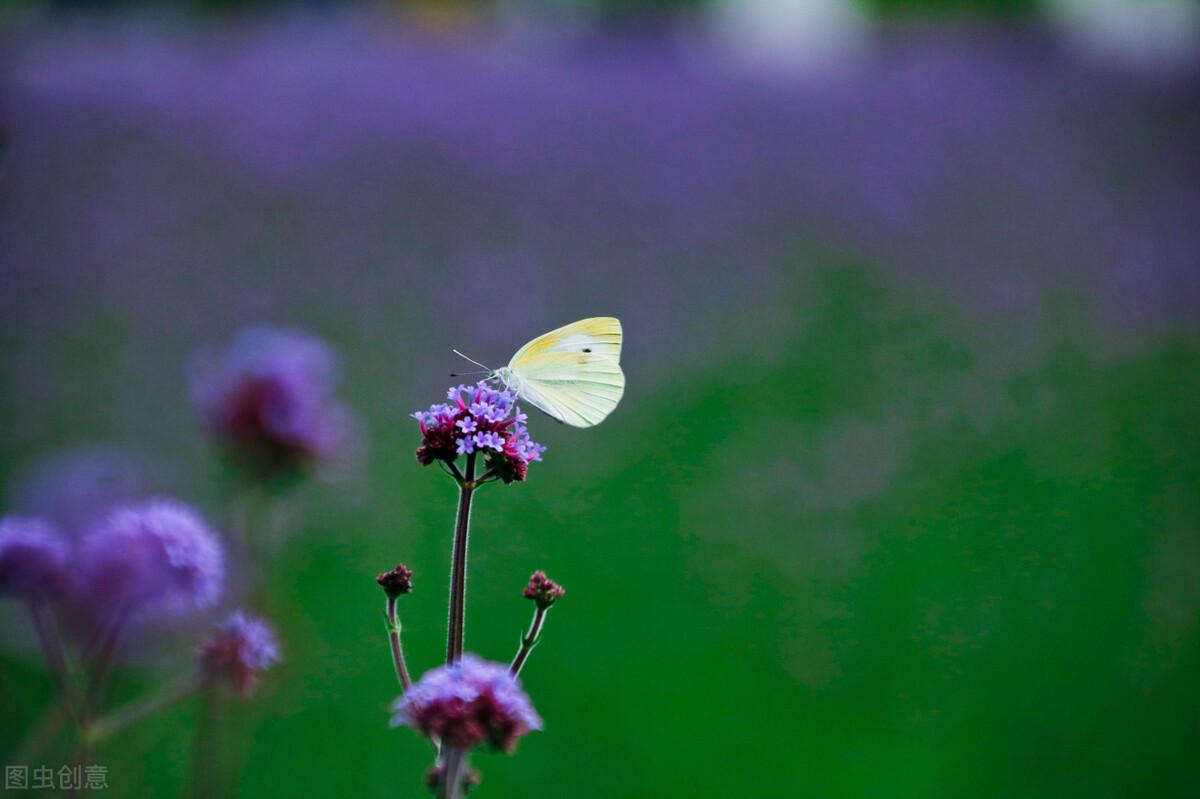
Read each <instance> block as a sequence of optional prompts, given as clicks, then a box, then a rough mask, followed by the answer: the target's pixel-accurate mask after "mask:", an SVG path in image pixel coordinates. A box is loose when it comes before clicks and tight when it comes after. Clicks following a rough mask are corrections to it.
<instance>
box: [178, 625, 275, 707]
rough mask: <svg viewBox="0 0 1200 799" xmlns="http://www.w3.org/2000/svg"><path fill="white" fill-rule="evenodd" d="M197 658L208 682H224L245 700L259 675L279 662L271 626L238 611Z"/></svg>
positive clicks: (252, 690)
mask: <svg viewBox="0 0 1200 799" xmlns="http://www.w3.org/2000/svg"><path fill="white" fill-rule="evenodd" d="M196 659H197V660H198V661H199V663H200V668H201V670H202V671H203V673H204V676H205V678H206V679H207V680H209V681H213V682H221V683H224V684H226V685H228V686H229V687H230V688H232V689H233V691H234V692H235V693H237V695H238V696H241V697H248V696H250V695H251V694H252V693H254V689H255V688H256V687H257V686H258V680H259V676H260V675H261V674H262V672H264V671H266V670H267V669H269V668H270V667H271V666H273V665H274V664H276V663H278V662H279V644H278V643H277V642H276V639H275V631H274V630H272V629H271V626H270V625H268V624H267V623H266V622H265V621H263V620H262V619H260V618H258V617H257V616H251V615H249V614H247V613H244V612H242V611H240V610H238V611H234V612H233V613H232V614H230V616H229V618H227V619H226V620H225V621H224V623H222V624H221V625H220V627H218V629H217V632H216V634H215V635H214V636H213V637H212V638H210V639H209V640H208V641H206V642H205V643H204V644H202V645H201V646H200V648H199V649H198V650H197V651H196Z"/></svg>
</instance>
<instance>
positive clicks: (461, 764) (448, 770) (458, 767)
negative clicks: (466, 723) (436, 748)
mask: <svg viewBox="0 0 1200 799" xmlns="http://www.w3.org/2000/svg"><path fill="white" fill-rule="evenodd" d="M466 765H467V753H466V751H465V750H463V749H459V748H457V747H454V746H447V747H444V748H443V749H442V770H441V774H440V779H439V780H438V790H437V797H438V799H459V797H460V796H462V783H463V774H464V773H465V768H466Z"/></svg>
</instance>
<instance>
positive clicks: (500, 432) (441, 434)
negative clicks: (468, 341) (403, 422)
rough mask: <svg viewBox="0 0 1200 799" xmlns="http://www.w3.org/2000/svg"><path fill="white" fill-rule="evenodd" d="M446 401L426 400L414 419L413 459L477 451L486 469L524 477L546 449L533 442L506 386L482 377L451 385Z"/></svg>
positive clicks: (429, 459) (453, 456) (449, 460)
mask: <svg viewBox="0 0 1200 799" xmlns="http://www.w3.org/2000/svg"><path fill="white" fill-rule="evenodd" d="M446 398H447V399H449V400H450V402H449V403H445V402H441V403H437V404H436V405H431V406H430V407H429V410H427V411H417V412H416V413H414V414H413V418H414V419H416V420H417V422H418V423H419V424H420V425H421V436H422V439H421V446H420V447H419V448H418V449H417V460H419V461H420V462H421V463H423V464H425V465H426V466H428V465H429V464H431V463H433V462H434V461H439V460H440V461H445V462H446V463H453V462H454V461H455V460H456V459H457V458H458V457H459V456H460V455H470V454H473V453H479V454H480V455H482V457H483V460H484V465H485V467H486V468H487V469H488V470H492V471H494V472H495V474H496V476H497V477H499V478H500V479H501V480H503V481H504V482H506V483H511V482H513V481H521V480H524V479H525V474H526V470H527V469H528V468H529V464H530V463H531V462H533V461H540V460H541V459H542V453H543V452H545V451H546V448H545V447H543V446H542V445H541V444H538V443H537V442H535V441H533V440H532V439H531V438H530V437H529V432H528V431H527V430H526V429H525V424H524V422H525V419H526V416H525V414H523V413H521V409H520V408H518V407H517V405H516V401H517V398H516V395H515V394H513V393H512V392H511V391H502V390H500V389H496V388H492V387H491V386H489V385H488V383H487V381H486V380H481V381H479V382H478V383H476V384H475V385H474V386H470V387H468V386H451V387H450V389H449V390H448V391H447V392H446Z"/></svg>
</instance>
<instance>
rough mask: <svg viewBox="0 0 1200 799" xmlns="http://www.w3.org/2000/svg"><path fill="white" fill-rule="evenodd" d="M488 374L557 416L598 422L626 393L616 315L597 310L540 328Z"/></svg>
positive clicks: (576, 424)
mask: <svg viewBox="0 0 1200 799" xmlns="http://www.w3.org/2000/svg"><path fill="white" fill-rule="evenodd" d="M455 352H458V351H457V350H455ZM458 354H459V355H462V353H458ZM462 357H464V358H466V356H465V355H463V356H462ZM468 360H470V359H469V358H468ZM472 363H476V362H475V361H472ZM479 365H480V366H482V364H479ZM484 368H485V369H486V368H487V367H484ZM488 379H489V380H490V379H494V380H497V381H499V382H500V384H501V385H503V386H504V387H505V388H506V389H508V390H510V391H512V392H514V393H515V394H516V395H517V396H518V397H520V398H521V399H523V400H525V401H526V402H528V403H529V404H531V405H533V406H534V407H535V408H537V409H538V410H540V411H542V412H543V413H545V414H547V415H548V416H551V417H552V418H554V419H557V420H558V421H560V422H564V423H565V424H569V425H571V426H573V427H592V426H593V425H598V424H600V423H601V422H602V421H604V419H605V418H606V417H607V416H608V415H609V414H610V413H612V412H613V409H614V408H616V407H617V403H618V402H620V401H621V396H622V395H623V394H624V393H625V373H624V372H622V371H621V321H620V320H619V319H616V318H614V317H611V316H596V317H593V318H591V319H580V320H579V321H578V322H572V323H571V324H569V325H564V326H563V327H560V328H558V329H557V330H551V331H550V332H549V333H543V334H542V335H540V336H538V337H537V338H535V339H534V340H533V341H531V342H529V343H528V344H526V345H525V346H524V347H521V349H519V350H517V354H516V355H514V356H513V357H512V360H511V361H509V362H508V366H505V367H503V368H502V369H495V370H492V371H491V372H490V374H489V375H488Z"/></svg>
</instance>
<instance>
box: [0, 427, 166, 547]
mask: <svg viewBox="0 0 1200 799" xmlns="http://www.w3.org/2000/svg"><path fill="white" fill-rule="evenodd" d="M145 486H146V481H145V478H144V474H143V469H142V467H141V465H140V463H139V462H138V460H137V459H136V458H134V457H133V456H132V455H131V454H130V453H128V452H125V451H123V450H121V449H119V448H116V447H111V446H84V447H73V448H70V449H67V450H63V451H59V452H51V453H49V454H46V455H41V456H39V457H37V458H35V459H34V461H33V462H32V463H31V464H30V465H29V466H28V467H27V468H25V469H23V470H22V471H21V472H20V473H19V475H18V476H17V477H16V478H15V479H14V480H13V482H12V485H11V487H10V489H9V491H8V492H7V494H8V499H9V501H10V502H11V503H12V505H13V507H14V508H16V509H17V510H18V512H20V513H21V514H22V515H27V516H39V517H44V518H46V519H48V520H50V521H52V522H53V523H54V524H56V525H58V526H59V527H60V528H62V531H63V532H64V533H65V534H67V535H68V536H71V537H75V538H78V537H79V536H81V535H83V534H84V533H85V532H86V531H87V530H88V528H89V527H93V526H95V524H96V523H97V522H98V521H101V520H103V519H104V517H105V516H107V515H108V512H109V511H111V510H112V509H113V508H114V507H116V506H117V505H121V504H126V503H129V502H134V501H137V500H139V499H142V498H144V497H145V496H146V493H145Z"/></svg>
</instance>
